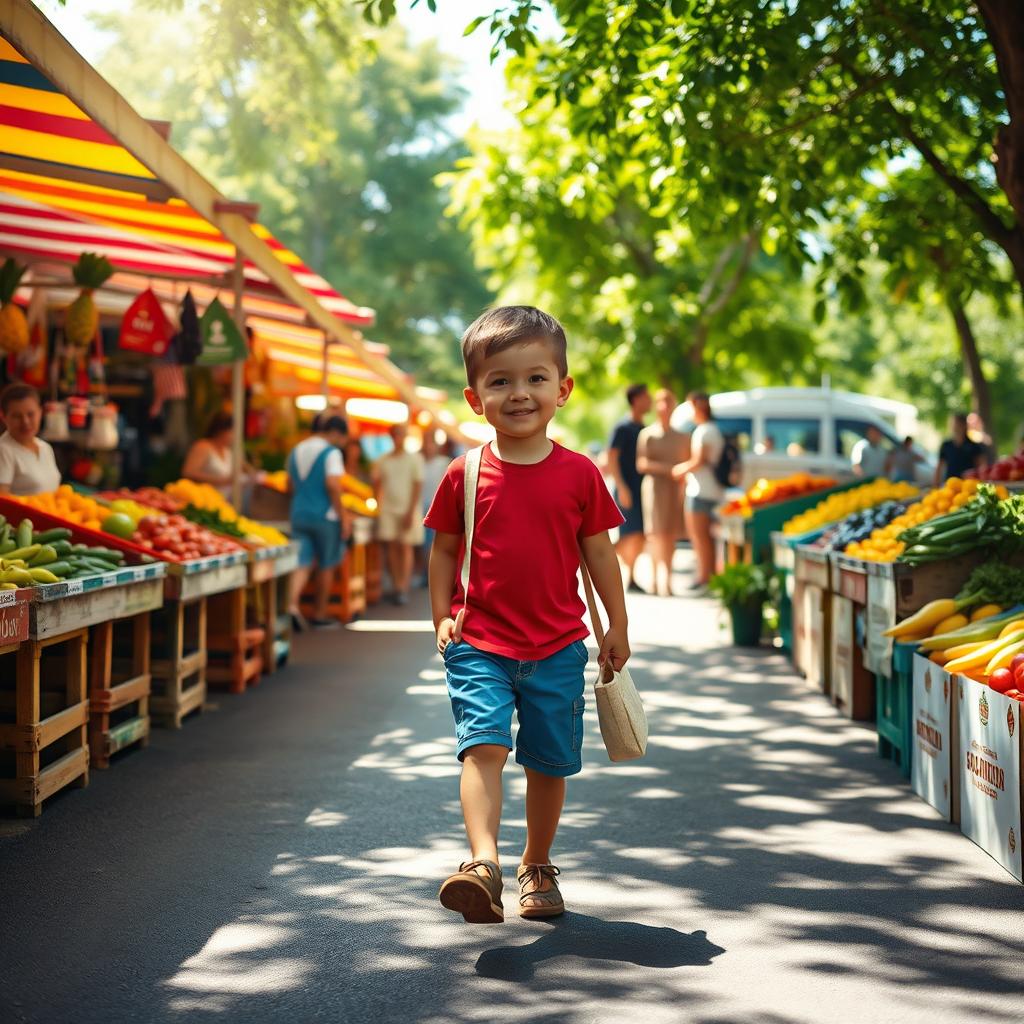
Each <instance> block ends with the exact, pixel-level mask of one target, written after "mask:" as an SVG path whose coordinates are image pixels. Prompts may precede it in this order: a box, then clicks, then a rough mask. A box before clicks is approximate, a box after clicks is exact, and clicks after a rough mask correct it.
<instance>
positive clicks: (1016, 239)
mask: <svg viewBox="0 0 1024 1024" xmlns="http://www.w3.org/2000/svg"><path fill="white" fill-rule="evenodd" d="M978 9H979V10H980V11H981V16H982V18H983V19H984V21H985V28H986V30H987V33H988V39H989V42H990V43H991V44H992V49H993V51H994V52H995V55H996V68H997V70H998V72H999V81H1000V83H1001V84H1002V87H1003V95H1004V96H1005V97H1006V112H1007V114H1008V115H1009V122H1008V123H1007V124H1005V125H1003V126H1002V127H1001V128H1000V129H999V131H998V132H997V133H996V138H995V139H994V141H993V149H994V150H995V156H996V160H995V165H996V166H995V171H996V180H997V181H998V182H999V187H1000V188H1001V189H1002V190H1003V191H1004V192H1005V193H1006V197H1007V199H1009V201H1010V206H1012V207H1013V212H1014V214H1016V217H1015V220H1016V223H1015V224H1014V225H1013V227H1012V228H1010V229H1009V231H1008V233H1007V237H1006V238H1005V239H997V241H999V244H1000V245H1001V246H1002V247H1003V249H1004V250H1005V251H1006V255H1007V256H1009V258H1010V262H1011V263H1012V264H1013V269H1014V272H1015V273H1016V275H1017V280H1018V281H1020V282H1021V287H1022V288H1024V4H1022V3H1021V0H978Z"/></svg>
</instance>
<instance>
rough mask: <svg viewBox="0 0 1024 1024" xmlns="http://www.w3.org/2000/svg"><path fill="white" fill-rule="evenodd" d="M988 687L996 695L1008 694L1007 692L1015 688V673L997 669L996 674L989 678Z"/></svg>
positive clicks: (1006, 669) (1005, 669)
mask: <svg viewBox="0 0 1024 1024" xmlns="http://www.w3.org/2000/svg"><path fill="white" fill-rule="evenodd" d="M988 685H989V686H991V687H992V689H993V690H995V691H996V693H1006V691H1007V690H1012V689H1013V688H1014V680H1013V673H1012V672H1011V671H1010V670H1009V669H1008V668H997V669H996V670H995V672H993V673H992V675H990V676H989V677H988Z"/></svg>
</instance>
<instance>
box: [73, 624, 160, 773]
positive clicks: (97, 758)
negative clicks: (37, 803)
mask: <svg viewBox="0 0 1024 1024" xmlns="http://www.w3.org/2000/svg"><path fill="white" fill-rule="evenodd" d="M150 615H151V613H150V612H140V613H139V614H138V615H132V616H129V617H127V618H124V619H118V620H117V621H112V622H101V623H99V624H98V625H95V626H93V627H92V629H91V631H90V635H89V750H90V757H91V763H92V767H93V768H108V767H109V766H110V758H111V757H112V756H113V755H114V754H116V753H117V752H118V751H119V750H124V749H125V748H126V747H130V746H133V745H135V744H137V745H138V746H139V747H144V746H146V745H147V744H148V743H149V726H150V721H149V699H150V688H151V679H152V677H151V675H150V671H149V662H150Z"/></svg>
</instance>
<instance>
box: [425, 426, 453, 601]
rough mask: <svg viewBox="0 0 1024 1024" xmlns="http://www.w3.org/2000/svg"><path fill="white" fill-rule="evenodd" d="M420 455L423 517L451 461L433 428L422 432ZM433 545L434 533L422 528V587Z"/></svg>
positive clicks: (427, 528)
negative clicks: (421, 459)
mask: <svg viewBox="0 0 1024 1024" xmlns="http://www.w3.org/2000/svg"><path fill="white" fill-rule="evenodd" d="M420 454H421V455H422V456H423V494H422V497H421V499H420V504H421V507H422V509H423V515H424V516H426V514H427V512H429V511H430V503H431V502H432V501H433V500H434V495H435V494H436V493H437V489H438V487H440V486H441V481H442V480H443V479H444V475H445V473H447V472H448V466H449V464H450V463H451V461H452V460H451V459H450V458H449V457H448V456H447V455H446V454H445V453H444V452H443V451H442V449H441V446H440V445H439V444H438V443H437V434H436V432H435V430H434V429H433V428H431V429H429V430H427V431H425V432H424V434H423V447H422V448H421V449H420ZM433 543H434V531H433V530H431V529H430V528H429V527H424V530H423V544H422V546H421V547H420V548H419V552H420V572H421V578H420V586H423V587H425V586H426V585H427V566H428V565H429V564H430V546H431V544H433Z"/></svg>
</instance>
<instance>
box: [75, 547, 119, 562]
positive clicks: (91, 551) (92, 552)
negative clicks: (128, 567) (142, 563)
mask: <svg viewBox="0 0 1024 1024" xmlns="http://www.w3.org/2000/svg"><path fill="white" fill-rule="evenodd" d="M82 554H83V555H86V556H87V557H88V558H99V559H102V560H103V561H104V562H113V563H114V564H115V565H120V564H121V563H122V562H123V561H124V552H123V551H114V550H113V549H112V548H86V549H85V551H83V552H82Z"/></svg>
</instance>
